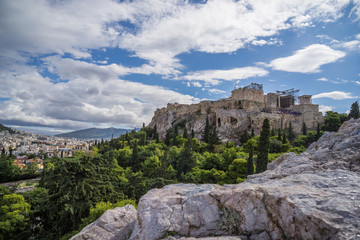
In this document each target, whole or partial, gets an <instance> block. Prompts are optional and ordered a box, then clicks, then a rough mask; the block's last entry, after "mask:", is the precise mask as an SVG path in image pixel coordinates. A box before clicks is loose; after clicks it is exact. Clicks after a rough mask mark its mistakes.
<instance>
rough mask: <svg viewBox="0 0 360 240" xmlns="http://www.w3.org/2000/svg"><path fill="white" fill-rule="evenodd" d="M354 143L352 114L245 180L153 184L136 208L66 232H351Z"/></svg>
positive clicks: (121, 235)
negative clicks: (297, 151) (306, 146)
mask: <svg viewBox="0 0 360 240" xmlns="http://www.w3.org/2000/svg"><path fill="white" fill-rule="evenodd" d="M359 149H360V119H358V120H353V119H352V120H349V121H347V122H345V123H344V124H343V125H342V127H341V128H340V129H339V131H338V132H326V133H325V134H324V135H323V136H322V137H321V138H320V139H319V140H318V141H317V142H315V143H313V144H312V145H311V146H310V147H309V149H308V150H307V151H306V152H303V153H301V154H299V155H296V154H294V153H286V154H284V155H282V156H281V157H279V158H278V159H277V160H275V161H273V162H271V163H269V164H268V170H267V171H265V172H263V173H260V174H254V175H251V176H249V177H248V180H247V181H245V182H244V183H240V184H236V185H224V186H220V185H216V184H202V185H195V184H175V185H168V186H165V187H163V188H161V189H156V188H155V189H152V190H150V191H149V192H148V193H147V194H145V195H144V196H143V197H142V198H141V199H140V201H139V204H138V209H137V211H136V210H135V209H134V208H133V207H132V206H129V205H128V206H125V207H122V208H115V209H114V210H108V211H106V212H105V213H104V214H103V215H102V216H101V217H100V218H99V219H98V220H96V221H95V222H93V223H92V224H90V225H88V226H87V227H85V228H84V229H83V230H82V232H80V233H79V234H78V235H76V236H74V237H73V238H72V239H114V238H116V239H128V237H129V234H131V237H130V239H134V240H135V239H138V240H140V239H147V240H153V239H179V238H180V239H224V240H225V239H234V240H258V239H259V240H260V239H332V240H335V239H358V237H359V236H360V229H359V226H360V214H359V207H358V206H359V204H360V192H359V191H358V189H360V161H359V159H360V155H359V151H358V150H359ZM209 236H212V237H209Z"/></svg>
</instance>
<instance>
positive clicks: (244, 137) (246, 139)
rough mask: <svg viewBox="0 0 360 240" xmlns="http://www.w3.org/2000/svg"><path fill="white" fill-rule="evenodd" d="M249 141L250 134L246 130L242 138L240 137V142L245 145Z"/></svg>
mask: <svg viewBox="0 0 360 240" xmlns="http://www.w3.org/2000/svg"><path fill="white" fill-rule="evenodd" d="M249 139H250V136H249V134H248V132H247V131H246V130H244V132H243V134H241V136H240V142H241V143H242V144H245V143H246V142H247V141H249Z"/></svg>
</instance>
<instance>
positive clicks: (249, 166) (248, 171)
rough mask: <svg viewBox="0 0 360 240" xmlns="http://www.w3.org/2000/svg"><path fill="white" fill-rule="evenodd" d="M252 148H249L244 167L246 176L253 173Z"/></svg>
mask: <svg viewBox="0 0 360 240" xmlns="http://www.w3.org/2000/svg"><path fill="white" fill-rule="evenodd" d="M253 157H254V146H251V148H250V153H249V157H248V159H247V165H246V174H247V175H251V174H253V173H254V160H253Z"/></svg>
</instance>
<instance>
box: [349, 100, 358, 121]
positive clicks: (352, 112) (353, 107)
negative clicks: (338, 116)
mask: <svg viewBox="0 0 360 240" xmlns="http://www.w3.org/2000/svg"><path fill="white" fill-rule="evenodd" d="M359 117H360V111H359V103H358V101H356V102H354V103H353V104H351V109H350V113H349V119H350V118H354V119H358V118H359Z"/></svg>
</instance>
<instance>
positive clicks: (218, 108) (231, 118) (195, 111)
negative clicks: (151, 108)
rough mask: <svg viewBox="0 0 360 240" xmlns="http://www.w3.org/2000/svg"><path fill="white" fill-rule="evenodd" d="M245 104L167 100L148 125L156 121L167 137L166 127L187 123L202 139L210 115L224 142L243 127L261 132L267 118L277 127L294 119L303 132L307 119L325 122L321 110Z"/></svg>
mask: <svg viewBox="0 0 360 240" xmlns="http://www.w3.org/2000/svg"><path fill="white" fill-rule="evenodd" d="M244 102H246V101H242V105H243V104H244ZM242 105H241V106H240V105H239V101H237V100H234V99H232V98H227V99H221V100H219V101H203V102H200V103H198V104H191V105H186V104H178V103H174V104H168V105H167V107H166V108H162V109H158V110H156V111H155V113H154V117H153V118H152V120H151V122H150V124H149V127H151V128H154V127H155V125H156V126H157V132H158V133H159V135H160V137H161V138H164V137H165V134H166V130H168V129H170V128H171V127H173V126H175V125H177V124H178V125H180V126H181V127H180V128H179V129H180V132H181V131H182V128H183V127H184V126H186V128H187V131H188V132H190V131H191V130H194V132H195V136H196V137H197V138H199V139H200V138H201V134H202V132H203V131H204V128H205V121H206V118H208V119H209V122H210V124H211V125H212V126H216V128H217V130H218V132H219V137H220V139H221V140H222V141H223V142H226V141H233V142H237V141H238V139H239V137H240V135H241V134H242V133H243V131H244V130H247V131H249V132H250V131H251V129H252V128H253V129H254V130H255V132H256V133H257V134H258V133H260V130H261V126H262V124H263V122H264V119H265V118H268V119H269V120H270V125H271V127H272V128H274V129H279V128H286V127H288V126H289V124H290V122H291V123H292V127H293V130H294V131H295V132H297V133H301V128H302V126H303V123H304V122H305V123H306V126H307V128H308V129H310V130H316V128H317V125H318V124H321V123H322V122H323V116H322V113H321V112H319V111H307V112H303V113H301V114H291V111H289V112H285V113H284V112H277V111H275V112H264V111H262V106H258V107H257V108H253V107H251V108H247V109H246V108H245V107H244V106H242ZM314 106H315V105H314ZM316 106H317V105H316Z"/></svg>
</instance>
